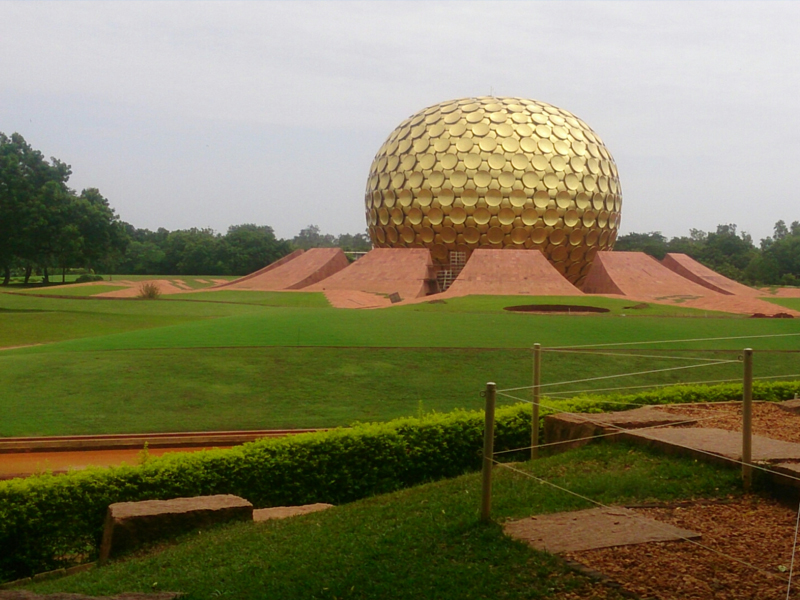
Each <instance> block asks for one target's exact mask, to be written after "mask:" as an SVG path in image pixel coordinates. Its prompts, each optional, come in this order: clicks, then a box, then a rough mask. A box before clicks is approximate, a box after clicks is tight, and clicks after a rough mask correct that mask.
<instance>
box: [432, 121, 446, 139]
mask: <svg viewBox="0 0 800 600" xmlns="http://www.w3.org/2000/svg"><path fill="white" fill-rule="evenodd" d="M444 129H445V128H444V124H443V123H437V124H436V125H432V126H431V128H430V129H428V137H431V138H438V137H439V136H440V135H442V134H443V133H444Z"/></svg>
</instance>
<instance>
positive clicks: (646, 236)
mask: <svg viewBox="0 0 800 600" xmlns="http://www.w3.org/2000/svg"><path fill="white" fill-rule="evenodd" d="M614 250H621V251H623V252H644V253H645V254H649V255H650V256H653V257H655V258H657V259H658V260H661V259H662V258H664V255H665V254H666V253H667V252H668V248H667V238H665V237H664V236H663V235H662V234H661V232H660V231H651V232H650V233H628V234H626V235H621V236H619V237H618V238H617V241H616V243H615V244H614Z"/></svg>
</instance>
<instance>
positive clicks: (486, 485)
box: [481, 382, 497, 523]
mask: <svg viewBox="0 0 800 600" xmlns="http://www.w3.org/2000/svg"><path fill="white" fill-rule="evenodd" d="M496 391H497V385H495V384H494V383H492V382H489V383H487V384H486V422H485V424H484V427H483V471H482V473H481V475H482V477H481V521H483V522H485V523H488V522H489V521H491V519H492V517H491V512H492V466H493V462H492V459H493V458H494V403H495V397H496V396H495V394H496Z"/></svg>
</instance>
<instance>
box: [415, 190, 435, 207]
mask: <svg viewBox="0 0 800 600" xmlns="http://www.w3.org/2000/svg"><path fill="white" fill-rule="evenodd" d="M431 202H433V193H432V192H431V191H430V190H420V191H419V192H417V204H419V205H420V206H430V204H431Z"/></svg>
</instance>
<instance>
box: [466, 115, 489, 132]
mask: <svg viewBox="0 0 800 600" xmlns="http://www.w3.org/2000/svg"><path fill="white" fill-rule="evenodd" d="M485 117H486V114H485V113H484V112H483V111H482V110H479V111H477V112H474V113H470V114H468V115H467V123H470V124H472V123H480V122H481V121H483V120H484V118H485ZM467 129H469V127H467Z"/></svg>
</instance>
